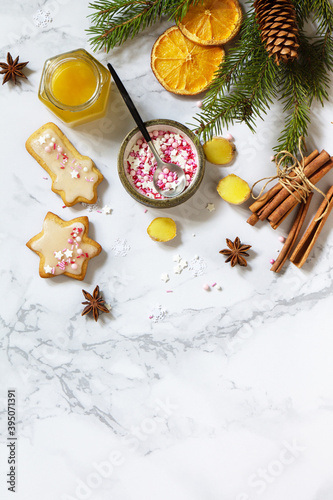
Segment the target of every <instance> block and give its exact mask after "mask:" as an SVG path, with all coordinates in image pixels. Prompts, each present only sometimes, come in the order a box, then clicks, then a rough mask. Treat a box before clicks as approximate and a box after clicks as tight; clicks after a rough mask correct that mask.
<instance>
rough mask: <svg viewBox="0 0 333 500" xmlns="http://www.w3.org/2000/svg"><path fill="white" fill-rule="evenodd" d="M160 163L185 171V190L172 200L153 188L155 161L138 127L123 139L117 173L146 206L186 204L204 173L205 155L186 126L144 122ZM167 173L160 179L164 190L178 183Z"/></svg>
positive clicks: (166, 120) (132, 193)
mask: <svg viewBox="0 0 333 500" xmlns="http://www.w3.org/2000/svg"><path fill="white" fill-rule="evenodd" d="M145 125H146V127H147V129H148V132H149V133H150V136H151V138H152V140H153V142H154V145H155V147H156V149H157V150H158V152H159V154H160V157H161V158H162V160H164V161H166V162H169V163H175V164H177V165H179V166H180V167H181V168H183V169H184V171H185V175H186V188H185V189H184V191H183V192H182V193H180V195H179V196H175V197H174V198H166V197H163V195H161V194H160V193H158V192H157V190H156V189H155V188H154V185H153V182H152V181H153V174H154V171H155V169H156V162H155V160H154V157H153V155H152V154H151V153H150V149H149V147H148V144H147V143H146V141H145V140H144V138H143V137H142V135H141V132H140V131H139V129H138V128H135V129H133V130H131V132H129V133H128V134H127V136H126V137H125V139H124V141H123V143H122V145H121V147H120V151H119V155H118V174H119V177H120V180H121V182H122V184H123V186H124V188H125V189H126V191H127V192H128V193H129V194H130V195H131V196H132V197H133V198H134V199H136V200H137V201H139V202H140V203H142V204H143V205H146V206H148V207H154V208H170V207H175V206H176V205H180V204H181V203H184V202H185V201H187V200H188V199H189V198H191V196H193V195H194V193H195V192H196V191H197V189H198V188H199V186H200V184H201V181H202V179H203V175H204V170H205V155H204V152H203V148H202V146H201V144H200V142H199V140H198V138H197V136H196V135H195V134H194V133H193V132H192V131H191V130H189V129H188V128H187V127H185V125H182V124H181V123H178V122H176V121H173V120H168V119H165V120H162V119H161V120H150V121H148V122H146V123H145ZM171 177H172V176H170V174H169V173H168V172H165V173H164V177H163V179H162V175H161V178H159V182H160V184H159V187H160V189H161V186H162V190H163V183H164V185H165V186H166V189H167V188H170V187H172V185H173V183H175V184H176V183H177V179H176V178H171Z"/></svg>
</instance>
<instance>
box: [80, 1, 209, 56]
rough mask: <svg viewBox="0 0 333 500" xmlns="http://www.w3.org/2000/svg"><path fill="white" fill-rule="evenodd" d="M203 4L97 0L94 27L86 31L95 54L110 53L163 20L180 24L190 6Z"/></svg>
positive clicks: (94, 3)
mask: <svg viewBox="0 0 333 500" xmlns="http://www.w3.org/2000/svg"><path fill="white" fill-rule="evenodd" d="M198 1H200V0H181V1H179V0H134V1H129V0H97V1H96V2H93V3H90V4H89V7H90V8H91V9H93V10H94V11H95V12H93V13H92V14H90V16H89V17H91V22H92V25H91V26H90V28H89V29H88V30H87V32H88V34H90V35H91V37H90V38H89V41H90V43H91V45H92V47H93V49H94V50H100V49H103V48H105V50H106V51H107V52H109V51H110V50H111V49H112V48H113V47H115V46H117V45H121V44H122V43H124V42H125V41H126V40H127V39H128V38H134V37H135V36H136V35H137V34H138V33H139V32H141V31H143V30H144V29H146V28H147V27H149V26H152V25H153V24H155V23H156V22H157V21H160V20H161V18H162V17H163V16H165V17H166V18H168V19H173V20H174V21H177V20H179V19H182V17H183V16H184V15H185V14H186V12H187V10H188V8H189V6H190V5H191V4H195V3H197V2H198Z"/></svg>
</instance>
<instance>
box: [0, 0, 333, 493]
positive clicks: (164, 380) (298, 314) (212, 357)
mask: <svg viewBox="0 0 333 500" xmlns="http://www.w3.org/2000/svg"><path fill="white" fill-rule="evenodd" d="M39 9H42V11H43V12H44V13H45V12H46V11H49V12H50V14H49V22H47V19H46V22H45V23H44V25H43V24H41V22H42V21H43V16H44V20H45V14H44V15H41V14H39V18H38V16H37V18H38V19H39V22H38V19H37V18H36V15H37V13H38V10H39ZM0 11H1V16H0V18H1V29H0V41H1V43H0V47H1V51H0V55H1V57H0V59H1V60H2V61H3V60H5V57H6V54H7V51H10V52H11V54H12V55H13V56H14V57H15V56H16V55H18V54H19V55H20V60H21V61H29V65H28V67H27V68H26V70H25V72H26V74H27V76H28V81H23V82H22V84H20V85H17V86H16V87H15V86H13V85H11V84H10V83H9V84H6V85H4V86H3V87H1V89H0V109H1V123H2V126H1V136H0V137H1V150H2V161H1V164H2V165H1V170H2V174H1V175H2V179H1V186H2V189H1V192H2V196H1V214H2V215H1V221H2V222H1V242H2V244H1V274H0V279H1V281H0V283H1V285H0V287H1V295H2V301H1V325H2V328H1V351H0V376H1V378H0V381H1V383H0V396H1V403H2V404H1V416H2V417H3V418H2V420H1V429H0V433H1V435H2V439H1V444H0V448H1V451H0V471H1V474H0V496H1V498H4V499H7V498H13V496H11V495H12V494H11V492H8V490H7V486H8V485H7V484H6V474H7V473H8V470H9V469H8V467H9V466H8V463H7V458H8V450H9V448H8V447H7V446H6V444H7V443H8V440H7V424H6V419H7V390H8V389H11V388H14V389H16V396H17V406H16V408H17V438H18V439H17V460H18V468H17V484H16V490H17V491H16V494H15V499H17V500H44V499H45V498H47V499H48V500H73V499H75V500H76V499H91V500H110V499H111V498H112V499H113V500H134V499H135V500H170V499H171V498H172V499H175V500H222V499H223V500H256V499H260V498H264V499H265V500H281V499H282V498H286V499H288V500H289V499H292V500H331V499H332V497H333V479H332V462H333V389H332V380H333V363H332V354H333V352H332V351H333V336H332V320H331V315H330V312H331V311H330V308H331V307H332V305H333V304H332V291H333V284H332V280H333V267H332V264H333V232H332V221H333V219H332V217H333V216H332V215H331V220H328V223H327V224H326V226H325V228H324V230H323V232H322V233H321V235H320V238H319V239H318V241H317V244H316V246H315V249H314V250H313V251H312V253H311V256H310V259H309V261H308V262H307V263H306V265H305V266H304V267H303V269H302V270H298V269H296V268H295V267H294V266H293V265H291V264H289V265H287V266H286V268H285V271H284V272H283V273H281V275H276V274H274V273H272V272H270V270H269V269H270V264H269V261H270V259H271V258H274V257H275V256H276V255H277V250H278V249H279V248H281V243H280V242H279V240H278V237H279V236H281V235H284V236H285V235H286V234H287V231H288V227H289V224H290V222H288V223H285V224H284V225H283V226H282V227H281V228H280V229H279V230H278V231H276V232H274V231H273V230H272V229H271V228H270V226H269V225H262V226H261V227H259V226H258V227H255V228H253V227H251V226H249V225H248V224H247V223H246V219H247V217H248V210H247V206H248V205H246V206H240V207H235V206H231V205H228V204H227V203H225V202H224V201H223V200H222V199H220V198H219V196H218V194H217V193H216V184H217V181H218V180H219V179H220V178H221V177H222V176H223V175H225V174H226V173H231V172H234V173H237V174H238V175H240V176H241V177H243V178H244V179H245V180H247V181H248V182H249V183H250V184H251V183H252V182H254V181H256V180H257V179H258V178H261V177H263V176H266V175H270V174H272V173H273V170H272V168H273V167H272V164H271V163H270V156H271V154H272V147H273V145H274V144H275V143H276V138H277V135H278V132H279V130H280V128H281V113H280V108H279V106H277V105H276V106H274V107H273V108H272V110H271V112H270V113H269V114H268V116H267V117H266V119H265V122H260V123H258V132H257V134H256V135H253V134H252V133H251V132H250V131H249V130H248V129H247V128H246V126H243V125H235V126H234V127H231V128H230V129H229V131H228V132H230V133H231V134H233V136H234V138H235V145H236V147H237V151H238V154H237V159H236V162H235V163H234V165H233V166H230V167H224V168H222V167H214V166H212V165H207V168H206V173H205V178H204V181H203V184H202V186H201V187H200V189H199V191H198V193H197V194H196V195H195V196H194V197H193V198H192V199H191V200H189V201H188V202H187V203H186V204H184V205H182V206H179V207H178V208H174V209H171V210H167V211H163V212H162V213H161V212H160V211H158V210H153V209H148V211H145V207H143V206H142V205H140V204H138V203H137V202H135V201H134V200H133V199H132V198H130V197H129V195H128V194H127V193H126V192H125V191H124V189H123V187H122V185H121V183H120V181H119V178H118V175H117V165H116V163H117V154H118V149H119V146H120V143H121V141H122V139H123V138H124V136H125V135H126V133H127V132H128V131H129V130H131V129H132V128H133V121H132V118H131V117H130V115H129V113H128V112H127V110H126V109H125V106H124V104H123V102H122V101H121V98H120V96H119V94H118V92H117V90H116V89H115V88H114V86H113V87H112V93H111V99H110V106H109V109H108V114H107V117H106V118H105V119H104V120H100V121H96V122H95V123H94V122H93V123H91V124H89V125H85V126H82V127H80V128H77V129H69V128H68V127H66V126H65V125H62V124H61V123H60V122H59V121H58V120H57V119H56V118H54V117H53V116H52V115H51V114H50V113H49V111H48V110H47V109H46V108H45V107H44V106H43V105H42V103H41V102H39V100H38V98H37V91H38V85H39V80H40V75H41V70H42V66H43V63H44V61H45V59H47V58H48V57H50V56H53V55H56V54H58V53H61V52H65V51H67V50H71V49H76V48H79V47H83V48H86V49H87V50H90V48H89V44H88V42H87V36H86V33H85V31H84V30H85V28H87V27H88V21H87V18H86V16H87V14H88V13H89V9H88V2H83V1H82V0H71V1H69V0H50V1H46V2H44V1H37V0H32V1H31V2H20V1H17V0H16V1H9V0H2V2H1V7H0ZM37 24H39V26H37ZM166 26H167V24H165V26H162V25H156V26H155V27H154V28H153V29H149V30H147V31H146V32H145V33H144V34H143V35H142V36H139V37H137V38H136V39H135V40H134V41H129V42H128V43H126V44H125V45H124V46H123V47H121V48H117V49H115V50H114V51H113V52H112V53H110V54H109V55H106V54H105V53H99V54H97V56H96V57H97V58H98V59H99V60H100V61H101V62H102V63H104V64H106V62H107V61H108V60H112V62H113V64H114V66H115V67H116V69H117V70H118V72H119V74H120V76H121V78H122V79H123V80H124V82H125V84H126V86H127V88H128V90H129V92H130V93H131V95H132V97H133V100H134V101H135V102H136V104H137V106H138V109H139V111H140V112H141V114H142V115H143V117H144V118H145V119H153V118H170V119H175V120H178V121H180V122H182V123H189V122H191V120H192V117H193V115H194V114H195V113H196V112H197V111H198V108H197V107H196V101H197V98H182V97H176V96H174V95H172V94H170V93H168V92H167V91H165V90H164V89H163V88H162V87H161V86H160V84H159V83H158V82H157V81H156V80H155V77H154V76H153V75H152V72H151V69H150V50H151V47H152V44H153V42H154V41H155V39H156V38H157V36H158V34H160V33H161V32H162V31H163V29H164V28H165V27H166ZM332 117H333V108H332V103H330V104H326V105H325V108H324V109H322V108H320V107H319V106H318V107H315V108H314V109H313V113H312V123H311V126H310V128H309V139H308V146H309V149H311V148H314V147H317V148H318V149H321V148H325V149H327V150H328V151H329V152H331V153H332V125H331V121H332ZM48 121H54V122H55V123H56V124H58V125H59V126H60V127H61V128H62V130H63V131H64V132H65V133H66V134H67V135H68V137H69V139H70V140H71V141H72V142H73V144H74V145H75V146H76V148H77V149H78V150H79V151H80V152H81V153H83V154H87V155H89V156H91V157H92V158H93V159H94V161H95V163H96V165H97V166H98V167H99V168H100V170H101V171H102V173H103V175H104V177H105V181H104V182H103V184H101V186H100V190H99V195H100V199H99V202H98V206H97V207H94V208H93V209H92V210H88V209H87V208H85V207H82V206H81V205H78V206H75V207H73V208H65V209H63V208H62V205H63V203H62V200H61V199H60V197H58V196H57V195H56V194H54V193H52V192H51V189H50V185H51V182H50V179H49V176H48V175H46V173H45V171H44V170H43V169H42V168H41V167H40V166H39V165H38V164H37V163H36V162H35V160H34V159H33V158H32V157H30V155H29V154H28V153H27V152H26V150H25V146H24V144H25V141H26V139H27V137H28V136H29V135H30V134H31V133H32V132H33V131H34V130H36V129H37V128H38V127H40V126H41V125H42V124H43V123H46V122H48ZM226 132H227V131H226ZM44 177H47V178H48V179H47V180H46V179H44ZM332 183H333V175H332V173H331V174H329V175H328V176H327V177H326V178H325V179H324V180H323V181H322V182H321V183H320V185H319V186H320V187H321V188H322V189H326V188H327V187H328V186H329V185H330V184H332ZM207 203H214V205H215V211H212V212H209V211H208V210H207V209H206V205H207ZM316 204H319V197H318V198H316V199H315V201H314V205H316ZM105 205H109V206H110V207H111V208H112V213H111V214H108V215H107V214H104V213H100V212H101V208H102V207H103V206H105ZM49 210H50V211H52V212H54V213H56V214H58V215H59V216H60V217H63V218H65V219H71V218H74V217H77V216H79V215H88V216H89V219H90V222H91V230H90V235H91V236H92V237H93V238H95V239H96V240H97V241H98V242H99V243H100V244H101V245H102V247H103V252H102V254H101V255H100V256H99V257H97V258H96V259H94V260H92V261H91V262H90V264H89V266H88V272H87V275H86V278H85V280H84V282H82V283H80V282H78V281H76V280H71V279H70V278H66V277H60V278H59V279H57V278H55V279H44V280H43V279H41V278H40V277H39V275H38V257H37V256H36V255H35V254H34V253H33V252H31V251H30V250H29V249H28V248H27V247H26V246H25V243H26V242H27V241H28V240H29V239H30V238H31V237H32V236H33V235H35V234H37V233H38V232H39V231H40V230H41V225H42V221H43V219H44V216H45V214H46V212H47V211H49ZM158 215H165V216H171V217H172V218H174V220H175V221H176V223H177V226H178V233H179V234H178V236H177V238H176V239H175V240H173V241H172V242H170V243H169V244H159V243H156V242H153V241H152V240H150V238H149V237H148V235H147V234H146V228H147V226H148V225H149V223H150V221H151V220H152V219H153V218H154V217H156V216H158ZM237 235H238V236H239V237H240V238H241V240H242V241H243V242H244V243H248V244H251V245H252V247H253V248H252V250H251V257H250V258H249V266H248V268H246V269H242V268H233V269H232V268H231V267H230V266H229V265H227V264H225V262H224V260H225V259H224V257H223V256H221V255H220V254H219V250H221V249H222V248H225V238H226V237H228V238H231V239H234V238H235V237H236V236H237ZM176 255H180V256H181V257H182V258H183V259H185V260H186V261H187V262H188V264H189V267H187V268H185V269H184V270H183V271H182V273H181V274H175V273H174V265H175V262H174V257H175V256H176ZM196 256H197V257H199V259H195V257H196ZM163 273H168V274H169V276H170V280H169V282H168V283H164V282H163V281H162V280H161V275H162V274H163ZM214 282H216V283H217V284H218V285H220V286H221V290H218V289H217V286H216V287H213V288H212V289H211V291H209V292H207V291H205V290H204V289H203V285H204V284H206V283H207V284H210V285H211V284H212V283H214ZM96 284H99V286H100V289H101V290H102V291H103V294H104V297H105V299H106V301H107V302H108V303H109V304H110V305H111V306H112V312H111V314H110V315H104V316H101V319H100V321H99V322H98V323H95V322H94V321H93V319H91V318H87V317H81V310H82V307H81V302H82V301H83V300H84V298H83V295H82V293H81V289H82V288H85V289H86V290H89V291H92V290H93V288H94V287H95V285H96ZM168 291H169V292H168ZM170 291H171V292H170ZM151 316H152V317H151Z"/></svg>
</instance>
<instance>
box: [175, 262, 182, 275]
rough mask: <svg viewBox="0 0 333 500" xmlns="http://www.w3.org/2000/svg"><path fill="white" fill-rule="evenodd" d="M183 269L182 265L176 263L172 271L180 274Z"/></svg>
mask: <svg viewBox="0 0 333 500" xmlns="http://www.w3.org/2000/svg"><path fill="white" fill-rule="evenodd" d="M182 270H183V267H182V266H181V265H180V264H177V265H176V266H175V267H174V268H173V272H174V273H175V274H180V273H181V272H182Z"/></svg>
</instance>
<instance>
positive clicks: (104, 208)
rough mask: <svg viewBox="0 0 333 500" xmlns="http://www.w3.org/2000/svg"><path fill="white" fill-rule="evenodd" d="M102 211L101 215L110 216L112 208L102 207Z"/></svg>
mask: <svg viewBox="0 0 333 500" xmlns="http://www.w3.org/2000/svg"><path fill="white" fill-rule="evenodd" d="M102 210H103V213H104V214H106V215H108V214H110V213H111V212H112V208H111V207H109V205H104V207H103V208H102Z"/></svg>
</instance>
